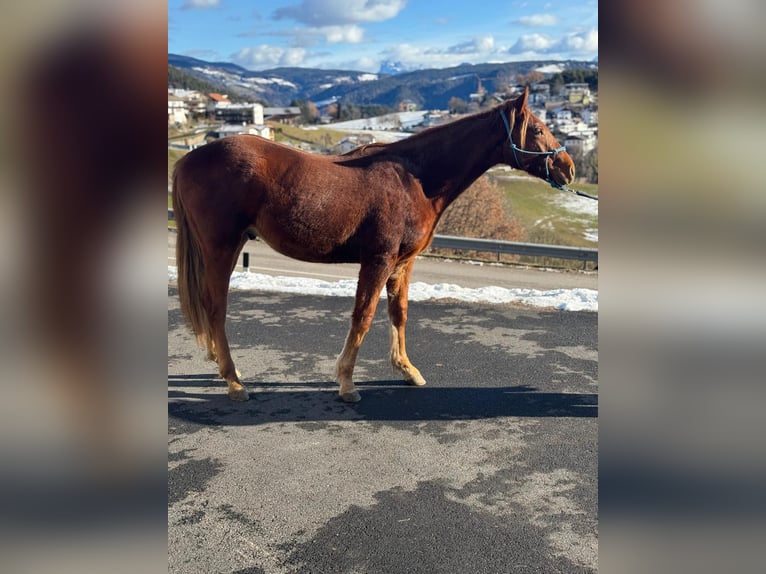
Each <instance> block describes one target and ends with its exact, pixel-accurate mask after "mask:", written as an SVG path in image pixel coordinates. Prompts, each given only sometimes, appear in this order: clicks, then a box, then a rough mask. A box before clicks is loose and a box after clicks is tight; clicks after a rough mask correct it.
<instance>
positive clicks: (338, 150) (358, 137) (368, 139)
mask: <svg viewBox="0 0 766 574" xmlns="http://www.w3.org/2000/svg"><path fill="white" fill-rule="evenodd" d="M371 143H375V138H374V137H373V136H372V134H350V135H347V136H346V137H344V138H343V139H342V140H340V141H339V142H338V143H337V144H335V145H334V146H333V148H332V151H333V153H334V154H337V155H342V154H344V153H348V152H350V151H351V150H353V149H356V148H358V147H359V146H362V145H367V144H371Z"/></svg>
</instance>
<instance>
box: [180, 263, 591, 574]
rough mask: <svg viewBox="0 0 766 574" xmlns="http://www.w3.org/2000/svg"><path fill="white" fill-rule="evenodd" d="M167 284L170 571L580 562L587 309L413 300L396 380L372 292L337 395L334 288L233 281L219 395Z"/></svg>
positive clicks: (342, 326)
mask: <svg viewBox="0 0 766 574" xmlns="http://www.w3.org/2000/svg"><path fill="white" fill-rule="evenodd" d="M416 268H417V265H416ZM550 288H553V287H550ZM169 293H170V297H169V305H168V357H169V365H168V413H169V417H168V433H169V435H168V438H169V454H168V469H169V472H168V569H169V571H170V572H176V573H180V572H184V573H185V572H200V573H203V572H204V573H211V572H227V573H229V572H238V573H269V574H271V573H292V572H312V573H332V572H343V573H352V572H353V573H368V574H384V573H385V574H395V573H405V572H406V573H414V572H423V573H429V574H432V573H493V574H494V573H501V572H539V573H550V572H592V571H595V570H596V569H597V537H598V528H597V514H598V510H597V501H598V497H597V418H596V417H597V411H598V406H597V405H598V394H597V393H598V386H597V358H598V357H597V318H598V316H597V314H595V313H571V312H555V311H547V310H537V309H528V308H520V307H512V306H490V305H474V304H467V303H457V302H422V303H412V304H411V307H410V325H409V332H408V334H409V337H408V342H409V348H410V356H411V358H412V360H413V362H414V363H415V364H416V366H418V367H419V368H420V370H421V371H422V372H423V374H424V376H425V377H426V379H427V380H428V383H429V384H428V385H427V386H425V387H422V388H413V387H407V386H405V385H404V384H403V383H402V382H401V381H399V380H396V379H394V378H392V377H393V374H392V371H391V369H390V367H389V365H388V361H387V358H386V357H387V353H388V340H387V337H388V331H387V326H386V321H387V320H386V317H385V311H384V309H383V308H380V309H379V310H378V314H377V316H376V319H375V322H374V324H373V327H372V330H371V332H370V335H369V336H368V338H367V340H366V341H365V344H364V346H363V347H362V350H361V352H360V358H359V362H358V367H357V381H358V385H359V388H360V391H361V393H362V402H361V403H358V404H356V405H348V404H345V403H342V402H340V401H339V400H338V398H337V390H336V387H335V384H334V383H333V382H332V380H331V373H332V370H333V365H334V360H335V356H336V355H337V353H338V352H339V350H340V348H341V346H342V342H343V339H344V337H345V334H346V328H347V326H348V321H349V318H348V317H349V312H350V307H351V299H346V298H321V297H311V296H300V295H286V294H276V293H258V292H235V291H233V292H232V293H231V295H230V310H229V320H228V323H227V325H228V332H229V334H230V338H231V341H232V347H233V353H234V357H235V361H236V362H237V365H238V367H239V369H240V370H241V371H242V373H243V375H244V378H245V380H246V381H247V382H248V384H249V385H250V387H251V390H252V395H253V398H252V399H251V400H250V401H249V402H247V403H232V402H230V401H228V399H227V398H226V397H225V392H224V385H223V383H222V382H220V381H217V380H216V379H215V377H214V369H213V365H212V364H211V363H207V362H204V360H203V354H202V352H200V351H198V350H197V349H196V347H195V344H194V342H193V340H192V337H191V336H190V335H189V333H188V331H187V330H186V329H185V328H184V327H183V326H182V322H181V318H180V312H179V310H178V300H177V297H176V293H175V290H174V289H173V288H172V287H171V288H170V290H169Z"/></svg>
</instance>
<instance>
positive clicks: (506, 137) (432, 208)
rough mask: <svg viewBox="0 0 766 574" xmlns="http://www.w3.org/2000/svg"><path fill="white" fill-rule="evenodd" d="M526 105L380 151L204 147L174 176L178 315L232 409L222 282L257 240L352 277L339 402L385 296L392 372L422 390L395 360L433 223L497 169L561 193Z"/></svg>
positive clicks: (540, 127)
mask: <svg viewBox="0 0 766 574" xmlns="http://www.w3.org/2000/svg"><path fill="white" fill-rule="evenodd" d="M527 96H528V91H527V90H525V92H524V94H522V95H521V96H519V97H518V98H517V99H515V100H508V101H506V102H504V103H503V104H501V105H499V106H497V107H495V108H494V109H492V110H490V111H485V112H481V113H477V114H474V115H471V116H467V117H465V118H462V119H459V120H456V121H454V122H451V123H449V124H446V125H442V126H437V127H434V128H430V129H428V130H424V131H423V132H420V133H418V134H416V135H413V136H411V137H409V138H407V139H405V140H402V141H398V142H395V143H390V144H371V145H367V146H363V147H361V148H358V149H356V150H353V151H352V152H350V153H348V154H345V155H340V156H320V155H312V154H309V153H305V152H302V151H298V150H295V149H293V148H290V147H287V146H284V145H280V144H276V143H273V142H271V141H269V140H266V139H263V138H260V137H258V136H247V135H243V136H234V137H229V138H225V139H221V140H218V141H215V142H213V143H209V144H207V145H205V146H202V147H200V148H197V149H195V150H194V151H192V152H190V153H188V154H187V155H186V156H185V157H183V158H182V159H181V160H180V161H179V162H178V164H177V165H176V168H175V172H174V174H173V209H174V212H175V219H176V223H177V229H178V236H177V240H176V241H177V243H176V246H177V247H176V250H177V263H178V292H179V297H180V301H181V309H182V311H183V313H184V315H185V316H186V319H187V321H188V323H189V324H190V326H191V328H192V330H193V332H194V333H195V335H196V336H197V340H198V343H199V344H200V346H202V347H204V348H206V349H207V354H208V358H209V359H212V360H214V361H216V362H217V363H218V368H219V372H220V375H221V377H222V378H223V379H224V380H225V381H226V383H227V385H228V393H229V398H231V399H232V400H235V401H244V400H247V399H248V392H247V389H246V388H245V386H244V385H243V384H242V382H241V380H240V377H239V372H238V371H237V369H236V368H235V366H234V362H233V360H232V358H231V353H230V351H229V343H228V340H227V338H226V331H225V327H224V323H225V320H226V305H227V294H228V287H229V279H230V276H231V273H232V271H233V270H234V266H235V264H236V261H237V257H238V254H239V251H240V250H241V249H242V246H243V245H244V243H245V241H247V239H248V237H252V236H253V233H257V235H258V237H260V238H261V239H263V240H264V241H265V242H266V243H268V244H269V245H270V246H271V247H273V248H274V249H275V250H276V251H279V252H280V253H282V254H284V255H287V256H289V257H294V258H296V259H301V260H303V261H314V262H323V263H340V262H345V263H359V264H360V270H359V281H358V285H357V290H356V300H355V303H354V310H353V313H352V315H351V328H350V330H349V332H348V336H347V337H346V342H345V345H344V347H343V350H342V351H341V353H340V355H339V356H338V359H337V363H336V377H337V381H338V383H339V385H340V396H341V398H342V399H343V400H344V401H347V402H356V401H359V400H360V395H359V392H358V391H357V390H356V388H355V387H354V382H353V380H352V375H353V371H354V364H355V362H356V357H357V353H358V351H359V347H360V345H361V344H362V341H363V339H364V337H365V335H366V333H367V331H368V330H369V328H370V324H371V323H372V319H373V316H374V314H375V308H376V306H377V304H378V299H379V297H380V293H381V291H382V289H383V287H384V286H385V287H386V292H387V296H388V315H389V318H390V321H391V325H390V333H391V354H390V358H391V363H392V364H393V366H394V368H395V369H397V370H398V371H400V372H401V373H402V375H403V376H404V380H405V381H406V382H407V383H409V384H411V385H418V386H419V385H425V384H426V381H425V379H424V378H423V376H422V375H421V374H420V371H418V369H416V368H415V367H414V366H413V365H412V363H411V362H410V360H409V358H408V357H407V351H406V349H405V335H404V328H405V324H406V322H407V290H408V287H409V283H410V275H411V273H412V266H413V263H414V262H415V257H416V256H417V255H418V253H420V252H421V251H423V250H424V249H425V248H426V247H427V246H428V245H429V243H430V242H431V239H432V237H433V234H434V228H435V227H436V224H437V222H438V221H439V218H440V216H441V214H442V213H443V212H444V210H445V209H446V208H447V207H448V206H449V205H450V204H451V203H452V202H453V201H454V200H455V199H456V198H457V197H458V195H460V193H461V192H463V191H464V190H465V189H466V188H468V187H469V186H470V185H471V183H473V182H474V181H475V180H476V179H477V178H478V177H479V176H480V175H481V174H483V173H484V172H485V171H487V170H488V169H489V168H490V167H492V166H493V165H496V164H500V163H504V164H507V165H509V166H511V167H514V168H518V169H522V170H524V171H526V172H528V173H530V174H533V175H536V176H538V177H540V178H542V179H545V180H547V181H549V182H550V183H551V184H552V185H557V186H562V185H566V184H568V183H570V182H571V181H572V179H573V178H574V164H573V162H572V158H571V157H570V156H569V154H567V153H566V151H564V148H563V147H560V146H559V143H558V142H557V141H556V139H555V138H554V137H553V135H552V134H551V133H550V131H548V129H547V128H546V127H545V124H543V122H542V121H540V119H539V118H537V117H536V116H535V115H534V114H533V113H532V112H531V111H530V109H529V108H528V107H527Z"/></svg>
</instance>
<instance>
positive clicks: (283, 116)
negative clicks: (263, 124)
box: [263, 106, 301, 124]
mask: <svg viewBox="0 0 766 574" xmlns="http://www.w3.org/2000/svg"><path fill="white" fill-rule="evenodd" d="M263 115H264V117H265V118H266V119H267V120H268V121H270V122H279V123H280V124H294V123H296V122H298V121H299V120H300V119H301V109H300V108H299V107H298V106H288V107H284V108H263Z"/></svg>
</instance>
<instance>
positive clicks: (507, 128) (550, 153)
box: [500, 112, 567, 189]
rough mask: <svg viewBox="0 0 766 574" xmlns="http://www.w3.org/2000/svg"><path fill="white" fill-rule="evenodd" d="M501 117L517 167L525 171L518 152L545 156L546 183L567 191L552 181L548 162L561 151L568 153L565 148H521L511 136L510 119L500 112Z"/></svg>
mask: <svg viewBox="0 0 766 574" xmlns="http://www.w3.org/2000/svg"><path fill="white" fill-rule="evenodd" d="M500 117H501V118H503V123H504V124H505V131H506V132H508V143H509V144H510V146H511V149H512V150H513V159H514V160H515V161H516V166H517V167H518V168H519V169H523V168H522V167H521V162H520V161H519V156H517V155H516V152H520V153H526V154H529V155H544V156H546V160H545V162H544V163H545V181H547V182H548V183H550V184H551V187H555V188H556V189H565V188H564V186H561V185H559V184H558V183H556V182H555V181H553V180H552V179H551V176H550V172H549V171H548V160H547V156H554V157H555V156H556V154H557V153H559V152H561V151H566V149H567V148H566V147H565V146H561V147H559V148H556V149H554V150H551V151H531V150H528V149H522V148H520V147H519V146H517V145H516V144H515V143H513V136H512V135H511V125H510V124H509V123H508V118H506V117H505V114H504V113H503V112H500Z"/></svg>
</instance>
